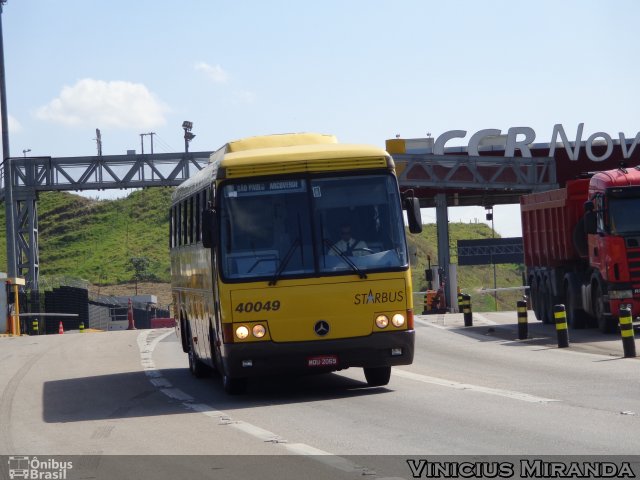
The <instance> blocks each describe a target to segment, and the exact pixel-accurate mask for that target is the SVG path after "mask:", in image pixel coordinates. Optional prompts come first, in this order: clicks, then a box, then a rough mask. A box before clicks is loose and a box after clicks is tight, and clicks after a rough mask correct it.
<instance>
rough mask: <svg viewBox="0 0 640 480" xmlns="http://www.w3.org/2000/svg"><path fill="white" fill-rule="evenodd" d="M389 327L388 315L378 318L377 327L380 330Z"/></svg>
mask: <svg viewBox="0 0 640 480" xmlns="http://www.w3.org/2000/svg"><path fill="white" fill-rule="evenodd" d="M387 325H389V317H387V316H386V315H378V316H377V317H376V326H377V327H378V328H387Z"/></svg>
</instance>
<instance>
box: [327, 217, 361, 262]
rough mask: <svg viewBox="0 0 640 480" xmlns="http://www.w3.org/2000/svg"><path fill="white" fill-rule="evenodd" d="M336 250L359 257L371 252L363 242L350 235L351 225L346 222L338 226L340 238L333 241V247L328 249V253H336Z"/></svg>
mask: <svg viewBox="0 0 640 480" xmlns="http://www.w3.org/2000/svg"><path fill="white" fill-rule="evenodd" d="M336 250H338V251H340V252H342V253H344V254H345V255H346V256H348V257H359V256H362V255H368V254H369V253H371V251H369V249H368V247H367V244H366V243H365V242H363V241H362V240H356V239H355V238H353V237H352V236H351V225H349V224H348V223H345V224H343V225H341V226H340V240H338V241H337V242H336V243H334V244H333V247H332V248H331V249H329V255H337V252H336Z"/></svg>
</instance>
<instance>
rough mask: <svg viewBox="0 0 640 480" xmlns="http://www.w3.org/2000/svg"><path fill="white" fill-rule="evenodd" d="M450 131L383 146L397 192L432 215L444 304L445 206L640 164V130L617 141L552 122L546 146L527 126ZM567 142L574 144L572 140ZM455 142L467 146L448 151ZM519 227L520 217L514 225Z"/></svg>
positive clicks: (513, 198)
mask: <svg viewBox="0 0 640 480" xmlns="http://www.w3.org/2000/svg"><path fill="white" fill-rule="evenodd" d="M466 137H467V132H466V131H464V130H451V131H447V132H444V133H442V134H441V135H439V136H437V137H431V136H428V137H427V138H414V139H403V138H400V136H396V138H394V139H389V140H387V141H386V149H387V151H388V152H389V153H390V154H391V155H392V156H393V158H394V160H395V163H396V172H397V174H398V180H399V183H400V188H401V189H402V191H403V192H408V191H410V190H411V191H413V194H414V195H415V196H416V197H418V198H419V199H420V205H421V207H423V208H433V207H435V209H436V223H437V234H438V239H437V240H438V242H437V244H438V266H439V268H440V269H441V270H442V271H444V272H445V284H446V287H445V296H446V302H447V305H448V306H450V305H452V303H453V302H452V301H451V300H452V299H454V298H455V295H456V291H455V286H454V285H452V284H451V283H450V282H449V279H448V278H447V277H449V275H448V274H447V272H449V271H450V264H451V262H450V254H449V233H448V223H449V222H448V207H450V206H481V207H485V208H486V209H487V210H489V211H491V210H492V209H493V206H494V205H502V204H514V203H520V196H521V195H523V194H528V193H533V192H540V191H546V190H552V189H556V188H559V187H563V186H564V185H565V184H566V182H567V180H570V179H573V178H577V177H580V176H581V175H583V174H585V173H587V172H593V171H601V170H607V169H612V168H617V167H618V166H620V164H621V162H624V163H626V164H628V165H629V166H634V165H638V164H640V149H638V148H636V147H637V146H638V143H639V142H640V132H638V133H637V134H635V136H634V137H629V138H628V137H627V136H625V134H624V133H623V132H620V133H619V134H618V138H617V139H614V138H613V136H612V135H610V134H608V133H606V132H595V133H592V134H590V135H588V136H586V135H585V134H584V124H582V123H581V124H579V125H578V126H577V129H576V132H575V136H574V135H569V134H567V132H566V131H565V128H564V127H563V126H562V125H561V124H556V125H554V127H553V130H552V133H551V141H550V142H549V143H534V141H535V138H536V133H535V131H534V130H533V129H532V128H530V127H512V128H509V129H508V130H507V132H506V134H503V132H502V131H501V130H498V129H484V130H479V131H478V132H475V133H473V134H471V135H470V137H469V139H468V141H466ZM571 137H572V138H573V139H571ZM454 139H458V142H460V141H463V142H466V143H467V145H466V146H455V147H448V146H447V144H448V143H452V142H453V140H454ZM514 221H518V222H520V219H517V220H514Z"/></svg>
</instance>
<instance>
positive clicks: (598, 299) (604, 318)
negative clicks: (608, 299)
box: [593, 284, 618, 333]
mask: <svg viewBox="0 0 640 480" xmlns="http://www.w3.org/2000/svg"><path fill="white" fill-rule="evenodd" d="M603 295H604V292H603V290H602V285H600V284H598V286H597V287H596V290H595V296H594V298H593V312H594V314H595V317H596V320H597V321H598V328H599V329H600V331H601V332H602V333H616V330H617V328H618V322H617V320H616V319H615V318H612V317H611V315H607V314H608V313H609V305H607V304H606V303H605V301H604V298H603Z"/></svg>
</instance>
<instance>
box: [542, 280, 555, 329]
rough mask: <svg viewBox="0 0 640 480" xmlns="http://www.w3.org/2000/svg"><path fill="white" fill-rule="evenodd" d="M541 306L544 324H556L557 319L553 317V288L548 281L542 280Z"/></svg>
mask: <svg viewBox="0 0 640 480" xmlns="http://www.w3.org/2000/svg"><path fill="white" fill-rule="evenodd" d="M540 287H541V288H540V299H539V300H540V305H541V309H540V310H541V312H540V313H541V315H542V318H541V320H542V323H546V324H549V323H554V322H555V318H554V316H553V305H552V304H551V303H552V302H551V288H550V285H549V283H548V282H547V280H546V279H544V278H543V279H542V281H541V282H540Z"/></svg>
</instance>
